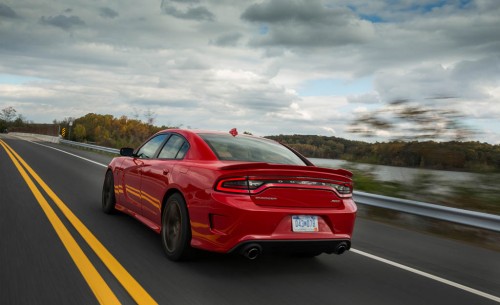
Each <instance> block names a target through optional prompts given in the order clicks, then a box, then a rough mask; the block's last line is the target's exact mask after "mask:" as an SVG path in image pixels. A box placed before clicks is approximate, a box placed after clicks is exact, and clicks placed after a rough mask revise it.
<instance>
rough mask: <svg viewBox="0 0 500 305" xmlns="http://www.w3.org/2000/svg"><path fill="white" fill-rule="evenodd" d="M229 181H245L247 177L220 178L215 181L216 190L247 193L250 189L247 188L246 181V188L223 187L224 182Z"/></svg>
mask: <svg viewBox="0 0 500 305" xmlns="http://www.w3.org/2000/svg"><path fill="white" fill-rule="evenodd" d="M231 181H247V178H229V179H222V180H220V181H219V182H218V183H217V186H216V187H215V190H216V191H221V192H229V193H240V194H249V193H250V190H249V189H248V182H247V184H246V185H247V187H246V188H236V187H225V186H224V184H225V183H227V182H231Z"/></svg>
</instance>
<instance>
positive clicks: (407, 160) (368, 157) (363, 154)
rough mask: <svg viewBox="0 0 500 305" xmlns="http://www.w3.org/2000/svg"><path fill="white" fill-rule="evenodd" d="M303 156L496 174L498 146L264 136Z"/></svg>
mask: <svg viewBox="0 0 500 305" xmlns="http://www.w3.org/2000/svg"><path fill="white" fill-rule="evenodd" d="M266 138H269V139H273V140H275V141H278V142H283V143H285V144H287V145H290V146H291V147H293V148H294V149H296V150H297V151H299V152H300V153H302V154H303V155H305V156H306V157H311V158H328V159H342V160H347V161H353V162H363V163H371V164H381V165H392V166H405V167H419V168H428V169H443V170H461V171H473V172H500V145H491V144H488V143H480V142H456V141H453V142H434V141H426V142H416V141H414V142H401V141H397V142H388V143H378V142H377V143H367V142H362V141H350V140H346V139H342V138H337V137H326V136H316V135H278V136H268V137H266Z"/></svg>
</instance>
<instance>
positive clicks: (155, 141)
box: [136, 134, 168, 159]
mask: <svg viewBox="0 0 500 305" xmlns="http://www.w3.org/2000/svg"><path fill="white" fill-rule="evenodd" d="M167 136H168V135H167V134H160V135H157V136H156V137H154V138H152V139H151V140H149V141H147V142H146V143H145V144H144V145H142V147H141V148H140V149H139V151H137V153H136V155H137V156H138V157H139V158H141V159H151V158H154V157H155V153H156V152H157V151H158V148H160V146H161V144H162V143H163V141H165V139H166V138H167Z"/></svg>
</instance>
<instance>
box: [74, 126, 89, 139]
mask: <svg viewBox="0 0 500 305" xmlns="http://www.w3.org/2000/svg"><path fill="white" fill-rule="evenodd" d="M73 134H74V137H75V139H76V140H77V141H80V142H81V141H83V140H85V138H86V137H87V130H86V129H85V126H83V125H82V124H76V125H75V128H74V129H73Z"/></svg>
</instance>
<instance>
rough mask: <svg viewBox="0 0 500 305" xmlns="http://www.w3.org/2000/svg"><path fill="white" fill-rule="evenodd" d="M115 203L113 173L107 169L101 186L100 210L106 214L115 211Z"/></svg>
mask: <svg viewBox="0 0 500 305" xmlns="http://www.w3.org/2000/svg"><path fill="white" fill-rule="evenodd" d="M115 204H116V198H115V182H114V178H113V173H112V172H111V171H110V170H109V171H107V172H106V176H105V178H104V184H103V186H102V211H103V212H104V213H106V214H113V213H114V212H115V211H116V210H115Z"/></svg>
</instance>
